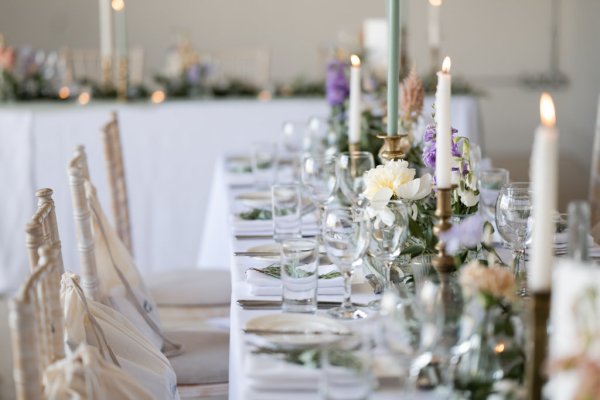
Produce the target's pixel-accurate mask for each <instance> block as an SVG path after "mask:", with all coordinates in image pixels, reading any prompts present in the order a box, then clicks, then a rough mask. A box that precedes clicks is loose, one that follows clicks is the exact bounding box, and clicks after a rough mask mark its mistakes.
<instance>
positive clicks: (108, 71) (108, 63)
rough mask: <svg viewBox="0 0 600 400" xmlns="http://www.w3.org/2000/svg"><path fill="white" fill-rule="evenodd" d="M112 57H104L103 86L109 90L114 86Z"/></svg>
mask: <svg viewBox="0 0 600 400" xmlns="http://www.w3.org/2000/svg"><path fill="white" fill-rule="evenodd" d="M112 74H113V72H112V57H107V56H104V57H102V77H101V79H102V80H101V84H102V86H103V87H104V88H109V87H110V86H111V85H112V80H113V76H112Z"/></svg>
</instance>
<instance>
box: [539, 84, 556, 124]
mask: <svg viewBox="0 0 600 400" xmlns="http://www.w3.org/2000/svg"><path fill="white" fill-rule="evenodd" d="M540 119H541V120H542V124H544V125H545V126H547V127H550V128H551V127H553V126H554V125H555V124H556V112H555V111H554V101H552V96H550V95H549V94H548V93H546V92H544V93H542V97H540Z"/></svg>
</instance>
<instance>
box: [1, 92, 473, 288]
mask: <svg viewBox="0 0 600 400" xmlns="http://www.w3.org/2000/svg"><path fill="white" fill-rule="evenodd" d="M430 104H431V99H430V98H428V101H427V102H426V106H425V107H426V108H425V111H426V112H425V114H426V115H429V114H430V113H429V111H428V110H430V109H431V108H430ZM113 110H117V111H118V112H119V118H120V122H121V132H122V140H123V149H124V155H125V164H126V165H125V168H126V174H127V181H128V186H129V188H128V189H129V200H130V209H131V218H132V226H133V238H134V252H135V258H136V260H137V262H138V264H139V266H140V269H141V270H142V272H144V271H153V270H159V269H164V268H169V267H194V266H196V265H197V260H198V246H199V244H200V243H201V240H202V231H203V228H204V232H211V231H213V230H212V228H211V227H209V226H208V225H209V224H205V215H206V214H207V213H206V212H205V208H206V206H207V203H208V201H207V199H208V196H209V193H210V192H212V191H211V179H212V178H213V174H214V173H215V172H214V170H215V168H214V166H215V162H216V160H217V156H218V155H219V154H222V153H224V152H225V151H236V150H246V149H247V148H248V145H249V144H250V143H251V142H252V141H254V140H265V139H270V140H277V138H279V135H280V130H281V126H282V124H283V122H284V121H286V120H295V121H303V120H307V119H308V118H309V117H310V116H313V115H318V116H326V115H327V113H328V107H327V104H326V102H325V101H324V100H322V99H277V100H271V101H266V102H261V101H257V100H255V99H248V100H198V101H178V102H166V103H163V104H160V105H153V104H149V103H143V104H142V103H131V104H119V103H104V102H92V103H90V104H88V105H87V106H79V105H76V104H73V103H69V104H60V103H32V104H19V105H12V106H3V107H1V108H0V143H1V145H0V163H1V165H0V180H1V181H2V183H3V188H4V191H3V196H2V197H1V198H0V221H2V223H1V224H0V265H1V267H0V268H1V270H0V292H5V291H7V290H11V289H14V288H15V287H16V286H17V285H18V284H19V283H20V282H21V281H22V279H23V278H24V275H25V273H26V271H28V270H29V268H28V266H27V265H28V263H27V256H26V251H25V245H24V238H23V229H24V226H25V223H26V222H27V221H28V220H29V218H30V217H31V215H32V214H33V212H34V210H35V199H34V193H35V190H37V189H38V188H42V187H50V188H53V189H54V191H55V195H54V198H55V202H56V206H57V216H58V224H59V229H60V235H61V240H62V244H63V255H64V260H65V266H66V268H68V269H71V270H74V271H78V270H79V257H78V255H77V246H76V240H75V230H74V224H73V217H72V212H71V199H70V192H69V186H68V179H67V174H66V168H67V163H68V162H69V160H70V158H71V157H72V154H73V151H74V149H75V146H76V145H78V144H83V145H85V146H86V148H87V153H88V158H89V163H90V169H91V175H92V179H93V181H94V183H95V184H96V186H97V187H98V192H99V196H100V200H101V201H102V204H103V205H104V207H105V208H106V210H109V203H108V201H107V200H108V193H107V185H106V182H107V179H106V173H105V169H106V168H105V163H104V159H103V151H104V150H103V145H102V142H101V135H100V129H101V127H102V126H103V124H105V123H106V122H107V121H108V120H109V118H110V112H111V111H113ZM453 110H454V114H453V117H454V122H455V125H456V126H458V127H459V128H460V129H461V133H463V134H466V135H478V134H479V129H478V121H479V118H478V107H477V100H476V99H473V98H456V99H453ZM473 137H475V136H473ZM213 186H214V185H213ZM210 195H211V196H214V195H215V193H210ZM211 204H215V203H214V202H211ZM223 204H224V203H218V202H217V203H216V207H217V210H216V212H218V213H223V212H224V210H223ZM213 212H215V208H214V207H210V208H209V209H208V214H212V213H213ZM227 222H228V221H227V220H226V219H224V220H220V221H219V223H224V224H226V223H227ZM209 239H210V240H214V241H213V243H212V244H211V246H212V247H211V248H212V249H213V250H214V251H215V253H216V254H219V255H220V256H218V257H208V258H205V259H203V261H204V262H203V263H202V264H201V265H207V266H211V267H221V268H229V258H228V253H227V252H226V251H224V252H223V251H219V250H218V249H219V246H221V248H223V246H224V245H223V243H224V242H225V241H226V239H225V238H224V237H216V235H211V236H210V238H209ZM215 242H216V244H215ZM213 244H214V245H213ZM206 246H207V242H206V241H204V242H203V245H202V248H206Z"/></svg>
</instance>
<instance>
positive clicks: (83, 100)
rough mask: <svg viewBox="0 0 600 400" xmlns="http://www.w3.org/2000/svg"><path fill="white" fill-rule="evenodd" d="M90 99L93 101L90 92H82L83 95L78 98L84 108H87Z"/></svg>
mask: <svg viewBox="0 0 600 400" xmlns="http://www.w3.org/2000/svg"><path fill="white" fill-rule="evenodd" d="M90 99H91V96H90V94H89V93H88V92H81V94H80V95H79V97H78V98H77V100H78V101H79V104H81V105H82V106H85V105H86V104H87V103H89V102H90Z"/></svg>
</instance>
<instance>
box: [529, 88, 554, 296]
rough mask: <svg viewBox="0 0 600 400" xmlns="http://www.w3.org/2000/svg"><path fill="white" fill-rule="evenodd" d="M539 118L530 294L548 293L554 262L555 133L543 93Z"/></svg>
mask: <svg viewBox="0 0 600 400" xmlns="http://www.w3.org/2000/svg"><path fill="white" fill-rule="evenodd" d="M540 116H541V120H542V125H540V126H539V127H538V128H537V130H536V132H535V139H534V143H533V152H532V156H531V157H532V159H531V168H532V169H531V179H532V197H533V211H532V213H533V221H534V222H533V224H534V225H533V232H532V239H531V266H530V269H529V274H528V279H527V280H528V284H529V289H530V290H531V291H532V292H543V291H548V290H549V289H550V280H551V268H552V263H553V259H554V250H553V248H554V247H553V243H554V233H555V231H556V223H555V221H554V213H555V211H556V198H557V186H558V179H557V176H558V175H557V172H558V130H557V129H556V128H555V126H554V125H555V123H556V114H555V111H554V102H553V101H552V97H550V95H549V94H548V93H543V94H542V97H541V99H540Z"/></svg>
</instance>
